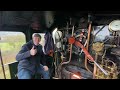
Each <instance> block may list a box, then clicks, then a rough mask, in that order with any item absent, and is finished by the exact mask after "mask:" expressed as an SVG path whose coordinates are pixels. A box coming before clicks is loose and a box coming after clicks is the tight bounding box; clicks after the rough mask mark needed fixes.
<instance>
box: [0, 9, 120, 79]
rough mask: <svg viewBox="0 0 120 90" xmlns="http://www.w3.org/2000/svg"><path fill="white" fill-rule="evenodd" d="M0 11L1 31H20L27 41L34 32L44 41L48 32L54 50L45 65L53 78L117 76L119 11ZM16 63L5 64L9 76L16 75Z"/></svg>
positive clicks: (119, 44) (119, 52)
mask: <svg viewBox="0 0 120 90" xmlns="http://www.w3.org/2000/svg"><path fill="white" fill-rule="evenodd" d="M0 14H1V16H0V18H1V25H0V33H1V32H3V31H8V32H10V31H12V32H22V33H24V35H25V41H26V42H27V41H29V40H31V39H32V34H33V33H40V34H43V41H44V34H45V33H46V32H50V34H51V35H52V38H53V46H54V51H53V56H52V57H51V56H50V57H48V58H49V60H51V61H48V66H49V67H50V70H51V78H52V79H119V73H120V72H119V68H120V13H115V14H114V13H107V14H106V13H99V12H98V13H94V12H83V11H81V12H80V11H79V12H65V11H64V12H58V11H28V12H27V11H1V12H0ZM1 38H2V36H1ZM1 41H2V40H1ZM0 43H2V42H0ZM43 46H44V44H43ZM2 55H3V52H2V48H1V57H3V56H2ZM1 61H4V59H3V58H1ZM17 64H18V62H14V63H10V64H8V66H9V70H10V75H11V79H15V78H17V77H16V73H17ZM1 66H4V65H2V62H1ZM2 71H3V73H4V68H2V70H1V72H2ZM4 77H5V73H4Z"/></svg>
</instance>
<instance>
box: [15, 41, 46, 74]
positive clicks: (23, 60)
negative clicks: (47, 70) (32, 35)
mask: <svg viewBox="0 0 120 90" xmlns="http://www.w3.org/2000/svg"><path fill="white" fill-rule="evenodd" d="M33 45H34V44H33V41H32V40H31V41H29V42H28V43H26V44H24V45H23V46H22V49H21V50H20V51H19V53H18V54H17V55H16V60H17V61H18V62H19V64H18V72H19V70H20V69H22V68H26V69H28V70H30V71H32V72H33V73H35V71H36V69H37V67H39V65H40V64H42V65H46V59H45V55H44V53H43V50H42V45H40V44H39V45H38V46H37V47H36V48H37V54H36V55H35V56H31V55H30V50H31V48H32V47H33Z"/></svg>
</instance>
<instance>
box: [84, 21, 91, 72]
mask: <svg viewBox="0 0 120 90" xmlns="http://www.w3.org/2000/svg"><path fill="white" fill-rule="evenodd" d="M91 27H92V24H91V23H89V28H88V36H87V45H86V49H87V50H88V48H89V41H90V33H91ZM85 68H86V69H87V70H88V71H89V72H90V73H92V72H91V71H90V70H89V68H88V67H87V56H85Z"/></svg>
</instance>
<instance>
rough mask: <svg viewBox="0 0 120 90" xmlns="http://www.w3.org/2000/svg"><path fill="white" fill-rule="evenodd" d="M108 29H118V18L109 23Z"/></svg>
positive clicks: (119, 21)
mask: <svg viewBox="0 0 120 90" xmlns="http://www.w3.org/2000/svg"><path fill="white" fill-rule="evenodd" d="M109 30H110V31H120V20H114V21H112V22H111V23H110V24H109Z"/></svg>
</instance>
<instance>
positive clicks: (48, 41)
mask: <svg viewBox="0 0 120 90" xmlns="http://www.w3.org/2000/svg"><path fill="white" fill-rule="evenodd" d="M44 38H45V45H44V53H45V54H46V55H48V54H49V52H50V51H54V42H53V38H52V35H51V33H50V32H46V33H45V36H44Z"/></svg>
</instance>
